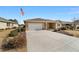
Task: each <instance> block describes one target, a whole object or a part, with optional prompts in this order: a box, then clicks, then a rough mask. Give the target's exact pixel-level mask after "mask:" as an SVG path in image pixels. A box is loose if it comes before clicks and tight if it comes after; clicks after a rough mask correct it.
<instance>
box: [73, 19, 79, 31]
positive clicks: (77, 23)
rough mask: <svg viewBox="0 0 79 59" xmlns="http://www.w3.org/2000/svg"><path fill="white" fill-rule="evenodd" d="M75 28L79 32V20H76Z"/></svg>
mask: <svg viewBox="0 0 79 59" xmlns="http://www.w3.org/2000/svg"><path fill="white" fill-rule="evenodd" d="M73 26H74V29H75V30H79V20H75V21H74V22H73Z"/></svg>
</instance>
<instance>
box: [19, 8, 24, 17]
mask: <svg viewBox="0 0 79 59" xmlns="http://www.w3.org/2000/svg"><path fill="white" fill-rule="evenodd" d="M20 11H21V15H22V16H24V11H23V9H22V8H20Z"/></svg>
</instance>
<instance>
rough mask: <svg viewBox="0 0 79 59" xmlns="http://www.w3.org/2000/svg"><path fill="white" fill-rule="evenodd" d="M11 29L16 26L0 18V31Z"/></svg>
mask: <svg viewBox="0 0 79 59" xmlns="http://www.w3.org/2000/svg"><path fill="white" fill-rule="evenodd" d="M13 27H18V24H16V23H15V22H12V21H8V20H7V19H4V18H2V17H0V29H7V28H13Z"/></svg>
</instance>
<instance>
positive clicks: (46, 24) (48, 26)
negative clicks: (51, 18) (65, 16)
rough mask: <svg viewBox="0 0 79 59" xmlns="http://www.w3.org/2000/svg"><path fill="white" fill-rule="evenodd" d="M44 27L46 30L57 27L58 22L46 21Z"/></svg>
mask: <svg viewBox="0 0 79 59" xmlns="http://www.w3.org/2000/svg"><path fill="white" fill-rule="evenodd" d="M44 28H45V29H46V30H50V29H56V23H54V22H46V23H44Z"/></svg>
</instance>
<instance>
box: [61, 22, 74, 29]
mask: <svg viewBox="0 0 79 59" xmlns="http://www.w3.org/2000/svg"><path fill="white" fill-rule="evenodd" d="M61 24H62V27H64V28H66V29H72V26H73V24H72V22H67V21H61Z"/></svg>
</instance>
